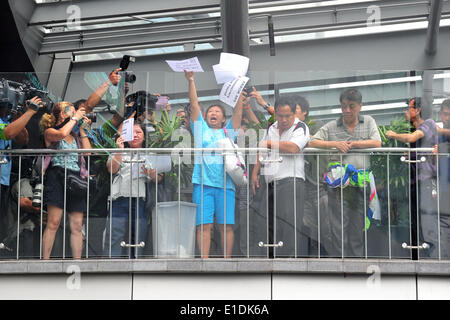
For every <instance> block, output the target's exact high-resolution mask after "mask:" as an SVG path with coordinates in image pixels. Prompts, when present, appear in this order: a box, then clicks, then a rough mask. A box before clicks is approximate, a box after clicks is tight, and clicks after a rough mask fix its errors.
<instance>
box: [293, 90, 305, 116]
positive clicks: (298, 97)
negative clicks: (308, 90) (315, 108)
mask: <svg viewBox="0 0 450 320" xmlns="http://www.w3.org/2000/svg"><path fill="white" fill-rule="evenodd" d="M292 99H293V100H294V102H295V104H296V105H297V104H298V105H299V106H300V108H301V109H302V112H306V116H308V114H309V102H308V100H306V98H305V97H303V96H301V95H298V94H295V95H293V96H292Z"/></svg>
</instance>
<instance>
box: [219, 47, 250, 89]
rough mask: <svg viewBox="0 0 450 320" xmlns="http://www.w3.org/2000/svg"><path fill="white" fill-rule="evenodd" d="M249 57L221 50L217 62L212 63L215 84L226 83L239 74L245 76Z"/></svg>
mask: <svg viewBox="0 0 450 320" xmlns="http://www.w3.org/2000/svg"><path fill="white" fill-rule="evenodd" d="M249 63H250V59H249V58H247V57H245V56H241V55H238V54H234V53H227V52H222V53H221V54H220V61H219V64H216V65H213V70H214V75H215V77H216V81H217V84H222V83H226V82H229V81H232V80H234V79H236V78H237V77H239V76H245V75H246V74H247V71H248V66H249Z"/></svg>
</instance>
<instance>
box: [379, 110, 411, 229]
mask: <svg viewBox="0 0 450 320" xmlns="http://www.w3.org/2000/svg"><path fill="white" fill-rule="evenodd" d="M388 130H392V131H394V132H396V133H411V132H413V131H414V130H415V128H414V126H413V125H412V124H411V123H410V122H409V121H406V120H405V119H403V118H395V119H393V120H392V121H391V122H390V124H389V125H388V126H385V125H383V126H379V127H378V132H379V133H380V136H381V140H382V146H383V147H390V148H402V147H409V145H408V144H405V143H402V142H400V141H397V140H395V139H389V138H387V137H386V132H387V131H388ZM400 157H401V155H400V154H398V153H395V154H394V155H390V156H389V173H390V174H389V181H387V172H388V167H387V155H386V154H382V155H381V154H380V155H375V156H372V158H371V167H372V168H373V173H374V176H375V179H376V182H377V190H379V193H380V194H386V197H387V186H388V184H389V194H390V212H391V217H390V219H391V221H392V224H398V223H399V220H400V221H406V220H407V219H406V217H405V215H406V214H407V212H408V210H407V208H408V206H407V205H405V202H406V201H407V199H408V190H409V168H408V164H406V163H404V162H402V161H400Z"/></svg>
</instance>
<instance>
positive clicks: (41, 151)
mask: <svg viewBox="0 0 450 320" xmlns="http://www.w3.org/2000/svg"><path fill="white" fill-rule="evenodd" d="M269 150H270V149H267V148H239V147H238V148H125V149H119V148H104V149H103V148H102V149H65V150H55V149H8V150H0V154H17V155H26V154H61V153H75V152H77V153H78V152H79V153H127V152H146V153H148V152H155V153H157V152H164V153H167V152H188V151H189V152H211V151H227V152H229V151H239V152H247V151H248V152H267V151H269ZM316 152H322V153H323V152H325V153H340V152H339V150H337V149H334V148H333V149H321V148H305V149H303V150H302V153H303V154H305V153H316ZM389 152H433V148H367V149H357V150H350V151H349V152H348V153H369V154H370V153H389ZM280 154H283V153H281V152H280ZM439 154H444V153H439Z"/></svg>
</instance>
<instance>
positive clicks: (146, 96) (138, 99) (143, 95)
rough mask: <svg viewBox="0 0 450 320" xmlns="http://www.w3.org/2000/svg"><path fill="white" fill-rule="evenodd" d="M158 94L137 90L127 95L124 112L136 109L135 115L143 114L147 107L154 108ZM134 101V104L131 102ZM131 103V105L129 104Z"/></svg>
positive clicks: (128, 112) (129, 112)
mask: <svg viewBox="0 0 450 320" xmlns="http://www.w3.org/2000/svg"><path fill="white" fill-rule="evenodd" d="M157 101H158V96H155V95H153V94H151V93H148V92H147V91H144V90H142V91H137V92H135V93H132V94H130V95H128V96H127V98H126V103H127V107H126V111H125V114H128V115H129V114H131V113H132V112H133V110H136V116H139V115H141V114H143V113H144V112H145V111H146V110H147V109H149V110H152V111H153V110H155V108H156V102H157ZM133 102H134V104H132V103H133ZM131 104H132V105H131Z"/></svg>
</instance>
